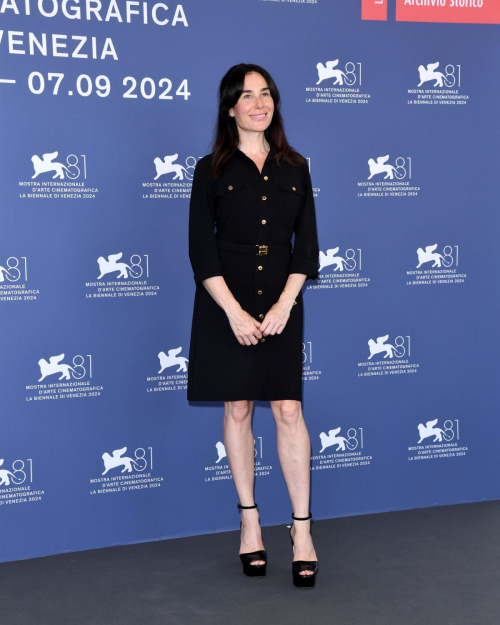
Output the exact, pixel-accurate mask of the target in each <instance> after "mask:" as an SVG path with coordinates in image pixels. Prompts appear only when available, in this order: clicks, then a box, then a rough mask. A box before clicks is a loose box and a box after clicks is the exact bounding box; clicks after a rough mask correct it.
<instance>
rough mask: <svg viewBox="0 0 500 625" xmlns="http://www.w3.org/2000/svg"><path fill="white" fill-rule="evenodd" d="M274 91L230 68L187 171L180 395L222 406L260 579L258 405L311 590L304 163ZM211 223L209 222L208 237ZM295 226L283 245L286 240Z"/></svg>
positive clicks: (296, 564) (244, 534) (246, 536)
mask: <svg viewBox="0 0 500 625" xmlns="http://www.w3.org/2000/svg"><path fill="white" fill-rule="evenodd" d="M279 103H280V96H279V92H278V89H277V87H276V85H275V83H274V81H273V79H272V78H271V76H270V75H269V73H268V72H267V71H266V70H264V69H263V68H262V67H259V66H258V65H251V64H240V65H235V66H234V67H232V68H231V69H230V70H229V71H228V72H227V73H226V75H225V76H224V78H223V79H222V81H221V84H220V87H219V112H218V120H217V127H216V132H215V140H214V144H213V152H212V153H211V154H209V155H208V156H205V157H203V158H202V159H200V160H199V161H198V163H197V165H196V169H195V172H194V177H193V186H192V193H191V204H190V213H189V257H190V261H191V265H192V267H193V271H194V279H195V282H196V285H197V287H196V294H195V302H194V311H193V322H192V331H191V345H190V353H189V372H188V391H187V398H188V400H195V401H207V400H208V401H217V400H218V401H224V422H223V440H224V445H225V448H226V453H227V458H228V462H229V466H230V469H231V473H232V476H233V480H234V484H235V487H236V491H237V493H238V496H239V500H240V503H239V504H238V508H239V509H240V511H241V516H242V521H241V523H240V528H241V547H240V559H241V561H242V562H243V570H244V572H245V573H246V574H247V575H251V576H252V577H260V576H263V575H265V572H266V562H267V554H266V552H265V550H264V545H263V542H262V536H261V529H260V525H259V516H258V511H257V504H255V503H254V497H253V489H254V439H253V433H252V425H251V418H252V411H253V401H254V400H269V401H270V403H271V410H272V413H273V416H274V419H275V421H276V429H277V444H278V455H279V459H280V464H281V467H282V469H283V474H284V477H285V481H286V485H287V488H288V492H289V495H290V499H291V503H292V508H293V513H292V517H293V519H294V521H301V522H300V523H297V524H295V523H293V525H292V526H291V528H290V538H291V541H292V546H293V564H292V571H293V580H294V584H295V585H296V586H300V587H312V586H313V585H314V582H315V580H316V574H317V571H318V562H317V558H316V552H315V550H314V546H313V543H312V539H311V534H310V518H311V514H310V512H309V491H310V452H311V445H310V440H309V434H308V431H307V428H306V425H305V422H304V418H303V415H302V405H301V404H302V326H303V302H302V293H301V288H302V286H303V284H304V282H305V280H307V279H308V278H312V279H314V278H317V276H318V258H319V248H318V236H317V229H316V215H315V208H314V199H313V191H312V185H311V179H310V175H309V168H308V165H307V161H306V160H305V159H304V158H303V157H302V156H301V155H300V154H298V153H297V152H295V151H294V150H293V149H292V148H291V147H290V146H289V144H288V142H287V140H286V137H285V133H284V130H283V122H282V118H281V114H280V111H279ZM214 226H216V227H217V231H216V233H214ZM293 233H295V240H294V247H293V251H292V245H291V239H292V235H293Z"/></svg>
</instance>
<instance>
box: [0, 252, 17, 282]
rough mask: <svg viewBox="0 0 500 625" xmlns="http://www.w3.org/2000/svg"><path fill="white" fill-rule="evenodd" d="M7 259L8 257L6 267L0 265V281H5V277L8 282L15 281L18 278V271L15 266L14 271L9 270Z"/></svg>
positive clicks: (10, 268)
mask: <svg viewBox="0 0 500 625" xmlns="http://www.w3.org/2000/svg"><path fill="white" fill-rule="evenodd" d="M9 261H10V258H8V259H7V267H8V268H7V269H6V268H5V267H2V266H1V265H0V282H5V278H7V280H9V282H16V281H17V280H19V278H20V276H21V274H20V272H19V270H18V269H17V268H16V270H17V271H16V272H14V273H13V272H12V271H9V270H12V269H13V268H12V267H9Z"/></svg>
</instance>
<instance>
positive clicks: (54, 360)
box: [38, 354, 85, 382]
mask: <svg viewBox="0 0 500 625" xmlns="http://www.w3.org/2000/svg"><path fill="white" fill-rule="evenodd" d="M63 358H64V354H59V356H51V357H50V358H49V362H47V361H46V360H45V358H41V359H40V360H39V361H38V364H39V366H40V373H41V374H42V377H41V378H39V380H38V381H39V382H41V381H42V380H44V379H45V378H46V377H47V376H49V375H54V374H56V373H60V374H61V377H60V378H59V380H70V379H71V377H72V376H71V374H70V371H72V372H73V377H74V378H76V379H78V380H80V379H81V378H83V377H84V375H85V373H84V374H83V375H78V371H76V369H73V367H72V366H71V365H67V364H65V363H63V362H61V360H63Z"/></svg>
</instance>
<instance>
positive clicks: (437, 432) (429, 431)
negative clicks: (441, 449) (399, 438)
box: [418, 419, 451, 444]
mask: <svg viewBox="0 0 500 625" xmlns="http://www.w3.org/2000/svg"><path fill="white" fill-rule="evenodd" d="M437 422H438V419H434V421H427V423H426V424H425V425H423V424H422V423H419V424H418V433H419V435H420V440H419V441H418V442H419V444H420V443H421V442H422V441H423V440H424V439H426V438H429V436H434V440H433V443H436V442H437V441H439V442H441V441H442V440H443V437H444V439H445V440H451V438H446V434H445V432H444V431H443V430H442V429H441V428H437V427H434V426H435V425H436V424H437Z"/></svg>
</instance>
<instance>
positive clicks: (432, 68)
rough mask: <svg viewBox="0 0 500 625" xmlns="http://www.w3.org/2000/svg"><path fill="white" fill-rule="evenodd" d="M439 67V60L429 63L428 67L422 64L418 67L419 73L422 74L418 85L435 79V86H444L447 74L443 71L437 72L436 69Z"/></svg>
mask: <svg viewBox="0 0 500 625" xmlns="http://www.w3.org/2000/svg"><path fill="white" fill-rule="evenodd" d="M438 67H439V62H438V63H429V64H428V65H427V67H424V66H423V65H420V66H419V68H418V73H419V75H420V82H419V83H418V86H419V87H421V86H422V85H423V84H424V82H429V81H431V80H435V81H436V82H435V83H434V85H433V87H444V83H445V81H446V76H445V75H444V74H443V73H442V72H436V69H437V68H438ZM447 86H448V85H447Z"/></svg>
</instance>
